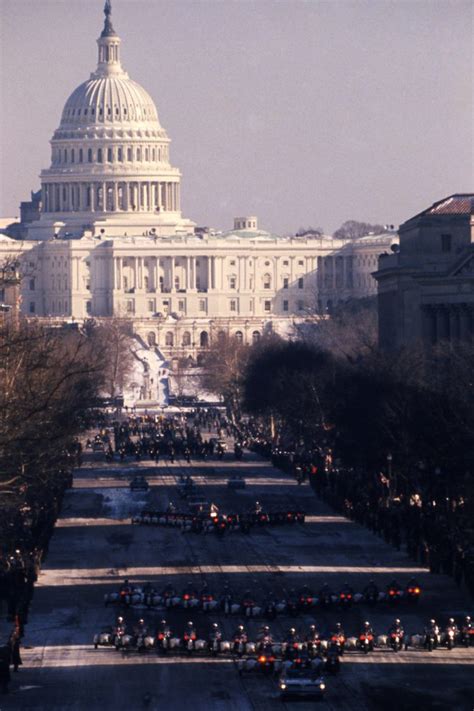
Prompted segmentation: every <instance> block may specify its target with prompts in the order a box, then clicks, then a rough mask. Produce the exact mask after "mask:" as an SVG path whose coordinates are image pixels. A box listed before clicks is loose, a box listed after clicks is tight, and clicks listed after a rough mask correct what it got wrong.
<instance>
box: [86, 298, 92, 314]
mask: <svg viewBox="0 0 474 711" xmlns="http://www.w3.org/2000/svg"><path fill="white" fill-rule="evenodd" d="M86 312H87V313H88V314H89V315H90V314H91V313H92V301H86Z"/></svg>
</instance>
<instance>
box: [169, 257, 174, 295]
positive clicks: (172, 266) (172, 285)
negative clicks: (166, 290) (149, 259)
mask: <svg viewBox="0 0 474 711" xmlns="http://www.w3.org/2000/svg"><path fill="white" fill-rule="evenodd" d="M168 259H169V267H170V269H169V274H170V282H171V284H170V287H171V291H174V257H168Z"/></svg>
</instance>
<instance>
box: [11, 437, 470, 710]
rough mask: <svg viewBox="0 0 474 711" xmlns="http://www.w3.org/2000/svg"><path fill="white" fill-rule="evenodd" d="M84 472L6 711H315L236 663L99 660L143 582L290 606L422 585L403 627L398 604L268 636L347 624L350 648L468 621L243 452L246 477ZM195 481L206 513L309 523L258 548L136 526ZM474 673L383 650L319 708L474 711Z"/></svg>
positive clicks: (447, 660)
mask: <svg viewBox="0 0 474 711" xmlns="http://www.w3.org/2000/svg"><path fill="white" fill-rule="evenodd" d="M84 459H85V461H84V465H83V467H82V468H81V469H79V470H78V471H76V473H75V479H74V488H73V489H72V490H70V491H69V492H68V493H67V495H66V499H65V505H64V508H63V512H62V517H61V519H60V520H59V521H58V524H57V527H56V530H55V533H54V536H53V538H52V541H51V545H50V551H49V554H48V557H47V560H46V563H45V565H44V567H43V570H42V572H41V575H40V578H39V581H38V584H37V587H36V591H35V595H34V599H33V604H32V609H31V613H30V619H29V623H28V625H27V628H26V636H25V639H24V645H25V647H24V649H23V650H22V654H23V662H24V665H23V667H21V670H20V672H19V673H18V674H13V675H12V676H13V683H12V685H11V694H10V695H9V696H7V697H4V698H3V699H2V703H1V709H2V710H4V709H13V708H16V709H20V708H21V709H22V710H23V711H29V710H33V709H35V711H43V710H44V711H59V710H60V709H88V710H95V709H114V710H115V711H121V710H122V709H124V710H125V709H127V711H133V710H134V709H142V708H149V709H170V710H171V709H172V710H173V711H181V709H182V710H183V711H185V710H187V709H190V710H191V709H193V710H194V711H200V710H201V709H202V710H203V711H204V710H206V711H210V710H215V711H218V710H220V709H222V710H224V709H226V710H227V709H229V710H231V709H235V710H237V709H238V710H239V711H246V710H247V709H248V710H250V709H255V710H256V711H260V710H261V711H264V710H270V709H279V708H282V709H283V708H286V709H302V710H304V709H309V708H314V706H315V704H314V702H311V703H310V702H307V701H304V702H302V701H299V702H285V703H283V702H281V701H280V699H279V696H278V688H277V683H276V680H275V679H272V678H267V677H263V676H261V675H257V674H255V675H254V676H251V675H244V676H242V677H240V676H239V675H238V673H237V670H236V668H235V666H234V664H233V662H232V661H231V660H222V659H213V658H199V657H197V656H196V657H191V658H187V657H175V658H173V657H172V656H166V657H163V656H159V655H157V654H156V653H155V652H151V653H147V654H143V655H140V656H138V655H137V653H136V652H133V653H130V654H128V655H125V656H124V655H122V654H120V653H118V652H116V651H115V650H114V649H110V648H99V649H97V650H96V649H94V647H93V644H92V638H93V635H94V633H95V632H98V631H99V630H100V628H101V626H102V625H104V624H105V625H106V624H113V622H114V621H115V617H116V615H117V614H118V613H117V610H116V609H115V608H113V607H108V608H105V607H104V603H103V598H104V593H106V592H112V591H114V590H116V589H117V588H118V586H119V585H120V583H121V582H123V580H124V578H125V577H127V578H129V579H130V581H131V582H137V583H139V582H140V583H143V582H146V581H151V582H153V583H155V585H156V586H157V587H158V588H159V589H161V588H162V587H164V585H165V584H166V583H169V582H172V584H173V585H174V586H175V587H176V588H177V589H178V590H179V591H181V590H182V589H183V588H184V587H185V585H186V583H187V582H188V581H192V582H193V584H194V585H195V586H196V587H198V588H200V587H201V586H202V584H203V583H204V581H206V582H207V583H208V584H209V587H210V589H211V590H212V591H213V592H214V593H218V592H219V591H220V590H222V588H223V586H224V582H225V581H229V583H230V585H231V587H232V588H233V590H234V591H240V592H243V591H244V590H246V589H248V588H249V589H251V590H252V592H253V594H255V596H256V597H264V595H265V593H267V592H269V591H274V592H275V593H277V594H278V595H279V596H284V591H285V590H288V589H290V588H291V587H295V588H298V587H301V586H302V585H304V584H308V585H309V586H310V587H312V588H314V589H315V590H319V589H320V587H321V586H322V584H323V583H324V582H328V583H329V584H330V585H331V586H332V587H333V588H334V589H335V590H338V589H339V588H340V587H341V586H342V585H343V584H344V583H345V582H349V583H350V584H351V585H352V586H353V587H354V588H355V589H356V590H362V589H363V587H364V586H365V585H366V584H367V583H368V581H369V579H370V578H374V579H375V581H376V582H377V584H378V585H379V587H381V588H384V587H385V586H386V585H387V584H388V583H389V581H390V580H391V579H392V578H393V577H396V578H397V579H398V580H399V581H400V582H401V583H402V584H406V582H407V581H408V579H409V578H410V576H412V575H414V576H416V577H417V578H418V580H419V582H420V583H421V585H422V588H423V591H424V592H423V598H422V601H421V602H420V604H419V606H418V607H416V608H411V607H409V606H408V607H407V606H405V605H400V607H399V608H397V611H396V612H394V610H393V609H390V608H389V607H388V606H387V604H386V603H381V604H379V605H378V606H377V607H376V609H375V610H372V609H370V610H369V609H368V608H367V606H366V605H363V604H360V605H357V606H354V607H353V608H352V609H351V610H350V611H347V612H341V611H339V610H335V611H331V612H329V613H328V612H323V611H321V610H320V608H319V607H318V608H315V609H314V610H313V611H312V612H311V614H308V615H301V616H299V617H298V618H296V620H295V619H294V618H293V619H289V618H287V617H278V618H277V620H275V622H272V623H270V625H271V627H272V630H273V631H274V634H275V636H277V637H278V636H283V634H284V633H285V631H286V630H287V629H288V627H290V626H292V625H295V626H296V627H297V628H298V630H301V632H304V631H305V630H306V629H307V627H308V626H309V624H310V623H311V622H312V621H313V620H315V619H316V620H317V622H318V624H319V625H320V627H321V629H322V631H323V633H324V634H327V633H328V632H329V631H330V630H331V629H332V626H333V625H334V623H335V622H336V621H337V620H338V619H340V620H341V621H342V622H343V624H344V627H345V630H346V632H348V633H350V634H353V633H356V632H357V631H358V629H359V625H360V624H361V622H363V620H364V619H370V620H371V622H372V623H373V625H374V627H375V629H376V632H377V633H378V634H381V633H385V632H386V630H387V628H388V626H389V624H390V623H391V621H392V620H393V618H394V617H395V616H397V615H398V616H400V617H401V618H402V622H403V623H404V626H405V629H406V630H407V631H408V632H409V633H411V632H418V631H421V630H422V629H423V626H424V624H425V622H426V620H427V619H428V618H429V617H431V616H435V617H436V618H437V619H439V620H440V621H441V622H443V623H445V622H446V619H447V617H448V616H449V615H450V614H453V615H455V616H456V618H460V617H461V615H462V614H463V613H464V614H465V613H467V612H469V601H468V598H467V596H466V595H465V594H464V593H462V592H459V591H458V590H457V588H456V587H455V585H454V582H453V581H452V580H451V579H450V578H448V577H445V576H441V575H430V574H429V573H428V572H427V571H426V570H424V569H421V568H420V567H419V566H418V565H416V564H415V563H413V562H412V561H410V560H409V559H408V558H407V557H406V556H405V555H404V554H403V553H401V552H397V551H396V550H395V549H393V548H391V547H389V546H387V545H386V544H385V543H383V542H382V541H381V540H380V539H379V538H377V537H376V536H374V535H372V534H371V533H370V532H368V531H366V530H365V529H363V528H361V527H360V526H358V525H356V524H354V523H352V522H350V521H348V520H346V519H344V518H342V517H341V516H339V515H335V514H334V512H332V511H331V510H330V509H329V508H328V507H327V506H326V505H325V504H324V503H322V502H321V501H319V500H318V499H317V498H316V497H315V495H314V493H313V492H312V490H311V489H310V487H309V486H308V484H304V485H303V486H297V485H296V482H295V481H294V480H293V479H291V478H289V477H288V476H287V475H285V474H283V473H281V472H279V471H278V470H276V469H274V468H273V467H272V466H271V465H270V464H269V463H268V462H266V461H264V460H262V459H261V458H259V457H257V456H256V455H254V454H252V453H250V452H247V451H246V452H245V453H244V458H243V461H242V462H236V461H235V459H234V457H233V455H231V454H229V453H228V454H226V456H225V458H224V460H223V461H218V460H217V459H211V460H208V461H205V462H202V461H196V460H192V461H191V465H187V464H186V463H185V462H184V461H183V460H177V461H176V463H174V464H171V463H169V462H166V461H165V462H160V463H159V464H158V465H156V466H155V465H152V463H151V462H150V461H143V462H139V463H138V464H136V463H135V462H133V461H132V460H128V461H126V462H124V463H123V464H120V463H119V462H118V461H115V462H113V463H112V464H106V463H105V461H104V455H103V454H102V453H92V452H90V451H88V452H87V453H86V454H85V458H84ZM137 468H139V469H140V473H143V474H145V475H146V476H147V478H148V481H149V482H150V484H151V485H152V488H151V490H150V492H148V493H131V492H130V491H129V488H128V484H129V481H130V479H131V477H132V476H133V474H134V473H135V472H136V469H137ZM237 471H238V472H239V473H240V474H241V475H243V476H244V477H245V479H246V482H247V486H246V489H244V490H242V491H231V490H229V489H228V488H227V486H226V483H227V478H228V476H229V475H230V474H231V473H235V472H237ZM182 473H185V474H191V475H192V476H193V477H194V478H195V479H196V481H197V484H198V485H199V486H200V487H202V489H200V491H201V492H202V493H204V496H205V498H206V499H207V500H208V501H215V502H216V503H217V504H219V506H220V507H221V510H223V511H226V510H234V511H235V510H236V511H239V510H240V511H242V510H245V509H247V508H248V507H249V506H251V505H252V504H253V503H254V502H255V501H256V500H259V501H260V502H261V503H262V504H263V506H264V507H265V508H272V506H273V507H290V508H298V507H303V508H304V509H305V510H306V511H307V514H308V517H307V522H306V524H305V525H304V526H301V525H293V526H285V527H271V528H262V529H260V530H258V531H255V529H252V533H251V534H250V535H244V534H242V533H240V532H231V533H227V534H226V535H225V536H224V537H223V538H222V539H218V538H217V536H215V535H196V534H192V533H182V532H180V531H178V530H176V529H172V528H158V527H145V526H136V525H131V523H130V515H131V514H134V513H138V512H139V511H140V510H141V509H142V508H143V506H144V505H145V504H152V505H154V506H157V507H160V508H164V507H165V506H166V505H167V504H168V502H169V501H170V500H172V501H175V502H178V494H177V487H176V479H177V477H178V476H179V475H180V474H182ZM141 614H143V615H144V616H145V618H146V620H147V621H148V622H150V623H152V624H154V623H157V622H159V620H160V619H161V618H162V617H163V615H164V614H166V617H167V619H168V621H169V622H170V623H171V625H172V627H173V630H176V631H177V632H179V633H181V632H182V630H183V628H184V625H185V623H186V621H187V620H188V619H194V621H195V623H196V625H197V628H198V631H199V632H201V633H202V634H205V633H206V631H207V630H208V629H209V625H210V623H211V622H213V621H216V620H218V621H219V622H220V623H221V625H222V627H223V630H224V632H225V634H224V637H225V638H230V636H231V634H232V631H233V630H234V629H235V627H236V625H237V624H238V622H237V620H236V619H225V618H224V615H223V614H222V613H219V614H216V615H214V614H211V615H205V614H204V613H202V612H195V613H189V612H187V611H175V612H172V613H169V611H167V612H166V613H165V612H164V611H163V610H157V611H148V610H145V611H141V610H133V609H131V610H128V611H127V613H126V617H127V621H129V622H131V623H133V621H135V620H136V619H138V617H139V616H140V615H141ZM260 625H261V620H255V621H250V622H249V623H248V629H249V631H250V633H251V634H250V636H251V637H252V636H254V635H252V632H256V630H257V629H258V627H259V626H260ZM473 671H474V654H473V650H472V649H470V650H467V649H464V648H462V649H461V648H458V647H457V648H455V649H454V650H452V651H451V652H448V651H446V650H444V649H440V650H436V651H434V652H433V653H431V654H430V653H428V652H424V651H422V650H420V649H410V650H409V651H407V652H401V653H399V654H398V655H396V654H394V653H393V652H392V651H391V650H387V649H385V650H376V651H375V652H374V653H373V654H370V655H368V656H367V657H366V656H364V655H362V654H361V653H360V652H355V651H354V652H350V653H349V652H348V653H347V654H346V655H345V656H344V659H343V663H342V666H341V673H340V675H339V676H338V677H335V678H328V679H327V695H326V699H325V701H324V702H323V703H321V704H320V707H321V708H328V709H334V710H336V709H337V710H339V709H340V710H346V709H347V710H349V709H350V710H351V711H359V710H360V711H362V710H363V709H382V708H383V709H389V710H390V709H399V708H403V709H404V711H409V709H415V708H416V709H418V710H419V711H424V710H425V709H437V710H441V709H449V710H453V709H456V710H459V711H463V710H464V709H466V711H468V710H469V711H472V707H473V698H474V674H473Z"/></svg>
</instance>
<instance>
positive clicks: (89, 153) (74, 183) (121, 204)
mask: <svg viewBox="0 0 474 711" xmlns="http://www.w3.org/2000/svg"><path fill="white" fill-rule="evenodd" d="M104 14H105V20H104V28H103V30H102V32H101V34H100V37H99V38H98V40H97V45H98V63H97V68H96V70H95V72H93V73H92V74H91V75H90V78H89V79H88V80H87V81H85V82H83V83H82V84H80V85H79V86H78V87H77V89H75V90H74V91H73V92H72V94H71V95H70V97H69V98H68V100H67V101H66V104H65V105H64V109H63V112H62V116H61V122H60V124H59V127H58V129H57V130H56V131H55V132H54V135H53V138H52V140H51V166H50V167H49V168H48V169H46V170H43V171H42V173H41V183H42V191H43V216H42V219H43V217H45V218H48V219H49V220H57V221H64V222H65V223H71V222H75V223H78V222H81V224H83V225H89V226H90V225H91V224H93V223H94V222H96V221H97V220H98V219H100V220H105V219H107V220H109V222H110V219H111V217H112V216H117V215H120V224H121V225H123V224H124V223H125V221H126V220H125V217H126V216H127V215H128V216H129V217H130V218H131V217H132V216H136V217H140V219H139V220H138V223H139V224H142V223H143V222H144V221H145V219H146V220H149V218H150V217H151V216H153V218H156V219H155V221H154V222H153V224H155V223H156V221H157V220H158V222H160V219H158V218H163V216H165V217H166V221H167V224H171V223H172V222H173V220H175V221H176V220H177V221H180V220H181V219H182V218H181V212H180V178H181V174H180V172H179V170H178V169H177V168H174V167H172V166H171V164H170V162H169V144H170V139H169V138H168V135H167V133H166V131H165V129H164V128H163V127H162V126H161V125H160V122H159V119H158V112H157V110H156V106H155V103H154V101H153V99H152V98H151V96H150V95H149V94H148V92H147V91H145V89H144V88H143V87H142V86H140V84H137V82H135V81H133V80H132V79H130V77H129V76H128V74H127V72H126V71H125V70H124V69H123V67H122V64H121V60H120V43H121V40H120V37H119V36H118V34H117V33H116V31H115V29H114V27H113V25H112V5H111V2H110V0H106V3H105V7H104ZM146 215H147V216H148V217H145V216H146ZM134 219H135V218H134ZM135 221H136V222H137V220H136V219H135ZM161 221H163V220H161ZM130 229H131V227H130ZM75 231H76V230H73V232H75Z"/></svg>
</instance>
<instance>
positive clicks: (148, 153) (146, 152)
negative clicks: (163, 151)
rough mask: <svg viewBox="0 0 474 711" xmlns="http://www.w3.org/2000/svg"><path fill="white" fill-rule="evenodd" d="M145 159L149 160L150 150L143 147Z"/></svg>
mask: <svg viewBox="0 0 474 711" xmlns="http://www.w3.org/2000/svg"><path fill="white" fill-rule="evenodd" d="M145 160H146V161H149V160H150V151H149V150H148V148H145Z"/></svg>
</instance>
